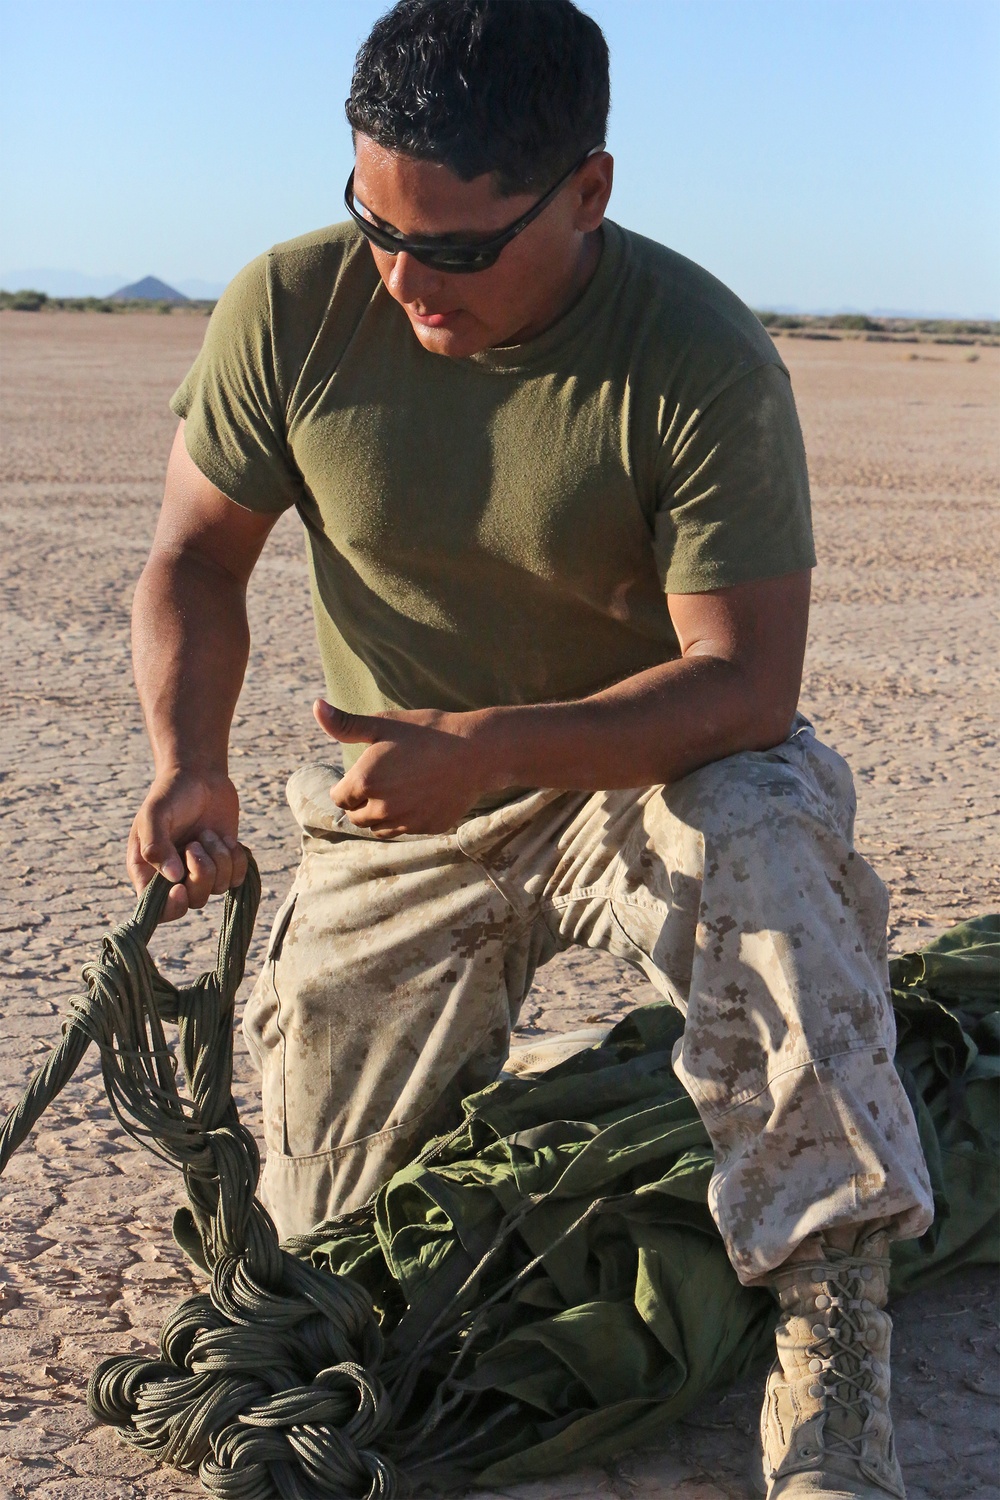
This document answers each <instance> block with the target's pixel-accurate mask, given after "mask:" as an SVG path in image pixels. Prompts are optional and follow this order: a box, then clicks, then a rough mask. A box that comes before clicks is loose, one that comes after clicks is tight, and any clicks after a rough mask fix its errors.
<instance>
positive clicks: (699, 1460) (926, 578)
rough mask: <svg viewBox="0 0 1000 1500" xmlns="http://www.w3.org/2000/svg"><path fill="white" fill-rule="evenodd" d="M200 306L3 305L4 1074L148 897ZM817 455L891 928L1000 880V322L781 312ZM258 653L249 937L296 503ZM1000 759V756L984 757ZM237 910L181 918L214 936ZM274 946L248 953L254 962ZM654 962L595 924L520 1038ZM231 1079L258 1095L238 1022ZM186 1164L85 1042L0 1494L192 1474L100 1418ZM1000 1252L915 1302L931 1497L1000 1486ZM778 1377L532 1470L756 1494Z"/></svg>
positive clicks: (591, 1002)
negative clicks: (922, 322)
mask: <svg viewBox="0 0 1000 1500" xmlns="http://www.w3.org/2000/svg"><path fill="white" fill-rule="evenodd" d="M203 330H204V322H203V320H202V319H201V318H200V317H198V316H195V315H191V314H174V315H173V316H171V317H159V316H155V315H151V316H147V315H136V316H120V317H101V316H98V315H75V314H38V315H29V314H19V313H9V312H5V313H2V314H0V335H2V351H3V382H4V385H3V428H4V438H5V456H4V459H3V469H2V476H0V478H2V498H0V504H2V507H3V520H4V536H5V545H4V548H3V553H2V556H0V570H2V577H3V600H2V610H3V613H2V630H3V638H4V648H5V649H4V653H3V706H4V713H3V720H2V729H0V733H2V758H0V775H2V785H0V798H2V807H3V869H4V872H5V876H6V878H5V881H4V887H3V893H2V897H0V901H2V918H0V926H2V929H3V933H2V940H0V947H2V964H0V1007H2V1016H3V1047H2V1049H0V1106H2V1108H3V1109H6V1108H8V1107H9V1106H10V1105H11V1104H13V1102H14V1101H15V1099H16V1098H17V1096H18V1094H19V1092H20V1090H21V1088H22V1086H23V1084H24V1083H25V1081H26V1080H27V1078H28V1076H29V1074H30V1072H31V1071H32V1070H33V1069H34V1067H36V1066H37V1064H38V1062H39V1061H40V1059H41V1057H42V1056H43V1055H44V1053H45V1052H46V1050H47V1049H48V1047H49V1046H50V1044H51V1043H52V1042H53V1041H54V1040H55V1039H56V1037H57V1036H58V1031H59V1018H60V1015H61V1013H62V1011H63V1010H64V1007H65V1005H66V1002H67V1000H68V998H69V996H70V994H71V992H72V988H73V985H74V979H75V975H76V974H77V972H78V970H79V967H80V965H81V963H82V961H83V960H84V958H85V957H86V956H87V954H88V953H89V952H90V951H91V950H92V949H93V947H94V945H95V943H96V942H97V941H98V939H99V938H100V936H101V933H102V931H103V930H104V928H105V927H106V925H107V924H108V923H109V922H111V921H112V920H117V919H118V918H120V917H121V916H122V915H123V914H125V913H127V911H128V910H129V908H130V900H129V893H128V890H127V889H126V886H125V882H124V871H123V863H122V860H123V851H124V841H125V835H126V831H127V829H128V825H129V822H130V819H131V816H132V812H133V809H134V808H135V806H136V804H137V803H138V801H139V799H140V797H141V794H142V791H143V788H144V786H145V783H146V778H147V776H148V770H149V766H148V755H147V750H146V746H145V742H144V738H143V733H142V726H141V722H140V716H139V712H138V709H137V707H136V704H135V700H134V696H133V690H132V683H131V677H130V673H129V664H128V607H129V600H130V596H131V591H132V587H133V583H134V580H135V577H136V575H137V573H138V571H139V569H140V567H141V564H142V560H143V555H144V553H145V551H146V548H147V547H148V544H149V539H150V536H151V533H152V528H153V523H154V517H155V513H156V508H157V503H158V498H159V493H160V487H161V482H162V471H163V464H164V458H165V454H166V451H167V447H168V444H169V441H170V436H171V432H172V427H173V420H172V418H171V416H170V414H169V412H168V411H167V407H166V400H167V397H168V395H169V393H170V391H171V390H172V388H173V387H174V385H175V384H176V382H177V381H178V379H179V377H180V376H181V375H182V373H183V372H184V370H185V368H186V367H187V365H188V363H189V361H190V359H191V358H192V356H193V354H194V353H195V350H196V349H197V347H198V344H199V342H200V339H201V336H202V333H203ZM781 351H782V354H783V356H784V357H785V358H786V360H787V362H788V364H789V366H790V367H791V370H792V374H793V377H794V380H795V386H796V391H797V394H798V399H799V404H800V407H801V411H802V417H803V422H804V426H805V431H806V439H807V444H808V447H809V453H810V461H811V468H812V474H813V479H814V485H815V509H816V522H817V533H818V544H819V551H820V557H821V568H820V572H819V574H818V580H817V589H816V607H815V613H814V623H813V630H812V637H811V645H810V652H809V659H808V670H807V679H806V687H805V694H804V705H805V708H806V711H807V712H809V713H810V714H811V715H812V716H813V717H814V718H815V719H816V720H817V722H818V723H819V724H820V726H821V728H822V731H823V732H824V734H825V735H826V737H828V738H829V739H830V740H831V741H832V742H833V743H834V744H835V745H836V746H837V747H838V748H839V749H841V750H842V751H843V752H844V753H846V754H847V756H848V758H849V759H850V760H851V762H852V764H853V766H854V768H855V771H856V773H857V777H858V782H859V793H860V815H859V823H858V837H859V843H860V846H861V848H862V850H863V852H865V853H866V854H868V855H869V856H870V857H871V858H873V859H874V860H875V862H876V863H877V864H878V866H879V868H880V870H881V871H882V873H883V875H884V876H885V878H886V879H887V880H888V882H889V884H890V886H891V888H892V893H893V930H892V937H893V944H894V946H895V947H896V948H897V949H898V948H901V947H906V946H912V945H913V944H914V943H915V942H919V941H920V940H921V939H922V938H924V937H926V936H928V935H930V934H931V933H932V932H934V931H936V930H939V929H940V928H941V927H943V926H944V925H946V924H949V923H951V922H952V921H954V920H955V919H957V918H959V917H962V916H964V915H968V914H970V913H973V912H981V911H985V910H988V909H996V907H997V905H998V893H997V888H996V881H995V876H994V874H993V871H994V870H995V867H996V860H995V851H996V843H995V821H994V819H993V816H992V814H993V813H994V812H995V807H994V806H993V805H991V795H992V790H993V788H994V787H995V768H994V765H993V762H994V755H993V751H994V748H995V740H994V736H993V730H992V728H991V727H990V726H991V725H992V724H993V723H995V719H996V707H997V691H996V689H997V678H998V675H1000V669H998V660H1000V654H998V653H997V651H996V632H995V625H994V619H993V615H992V612H991V605H990V596H991V584H992V585H993V587H995V581H994V579H993V578H992V577H991V568H992V555H993V552H994V545H995V531H994V529H993V524H992V513H993V512H995V501H996V492H997V471H998V464H997V452H996V438H997V431H998V426H997V422H996V414H997V405H998V376H1000V351H997V350H982V351H973V352H974V353H977V354H978V357H977V358H974V359H973V358H972V357H971V355H970V351H969V350H967V349H964V348H956V347H933V346H927V345H919V346H912V345H911V346H906V345H903V346H899V345H892V344H867V343H862V342H856V341H848V340H844V341H841V342H839V343H837V342H821V343H808V342H806V341H801V340H796V341H792V340H790V339H784V340H783V341H782V344H781ZM251 611H252V618H253V629H254V647H253V657H252V661H251V666H250V672H249V677H248V682H247V687H246V691H245V693H244V697H243V700H242V702H241V705H240V716H239V720H238V723H237V726H236V730H235V749H234V759H233V766H234V772H235V775H236V778H237V780H238V782H239V785H240V789H241V792H242V797H243V803H244V809H245V812H244V837H245V839H246V840H247V842H248V843H249V844H250V846H251V847H252V848H253V849H254V850H255V852H256V854H257V856H258V859H259V860H260V863H261V866H262V871H263V877H264V903H263V909H262V915H261V919H260V922H259V935H258V939H257V942H256V953H259V951H260V943H261V935H262V934H264V933H265V932H266V931H267V927H268V923H269V915H270V913H271V912H273V910H274V907H275V905H276V903H277V901H278V899H279V898H280V894H281V891H282V888H283V886H284V884H285V882H286V879H287V876H288V872H289V870H290V868H291V867H292V864H293V862H294V858H295V849H294V838H293V831H292V826H291V822H290V819H289V817H288V815H287V813H286V811H285V808H284V803H283V798H282V783H283V780H284V778H285V776H286V775H287V774H288V772H289V771H290V770H291V769H292V768H293V767H294V766H295V765H296V764H298V763H300V762H301V761H303V760H305V759H308V758H311V757H315V756H316V754H317V732H316V731H315V730H314V728H313V726H312V720H311V717H310V713H309V704H310V701H311V698H312V696H313V695H314V693H315V691H316V690H317V689H318V688H319V687H320V685H321V676H320V672H319V668H318V663H317V660H316V655H315V649H314V646H313V641H312V625H311V619H310V614H309V604H308V597H307V589H306V580H305V567H304V560H303V545H302V538H301V534H300V532H299V531H298V529H297V524H296V522H295V519H294V518H293V517H292V518H286V519H285V520H283V521H282V522H281V523H280V525H279V527H278V528H277V532H276V534H275V536H274V538H273V541H272V543H271V544H270V545H269V547H268V549H267V551H266V553H265V556H264V559H263V561H262V564H261V566H260V569H259V572H258V574H257V576H256V579H255V581H254V584H253V588H252V596H251ZM991 772H992V773H993V774H992V775H991ZM213 918H214V913H213V914H212V915H210V916H208V917H205V916H202V917H200V918H197V919H192V920H190V921H188V922H187V923H184V924H181V925H179V926H175V927H173V928H171V929H169V930H167V931H165V932H164V933H163V934H162V936H161V937H159V938H158V939H157V940H156V942H155V943H154V952H156V953H157V954H158V955H159V956H162V958H163V964H164V968H165V969H166V971H167V972H168V973H169V974H171V975H172V976H174V977H177V976H179V975H180V974H181V973H185V972H188V973H189V972H191V971H192V970H193V969H195V968H196V967H199V968H200V967H203V966H204V965H205V963H206V961H207V959H208V957H209V954H210V947H211V940H210V934H211V928H212V923H213ZM252 967H253V960H252V961H251V969H252ZM643 992H644V990H643V985H642V983H641V981H639V980H638V979H637V978H636V977H635V976H634V975H632V974H631V973H630V972H629V971H627V970H625V969H619V968H615V967H614V965H613V964H612V963H611V961H610V960H605V959H602V958H595V957H594V956H592V955H588V954H575V955H573V956H572V957H571V958H569V959H567V960H565V961H559V962H556V963H553V964H552V965H550V966H549V967H548V968H547V969H545V970H544V971H543V972H542V973H541V974H540V975H539V982H538V984H537V985H536V987H535V989H534V990H533V992H532V994H531V996H530V997H529V999H528V1002H527V1004H526V1007H525V1013H524V1016H523V1017H522V1020H523V1032H524V1035H525V1038H527V1037H528V1036H538V1035H539V1034H544V1033H546V1032H552V1031H558V1030H564V1029H568V1028H571V1027H573V1026H577V1025H582V1024H585V1023H586V1022H588V1021H595V1022H596V1021H598V1020H603V1019H607V1020H612V1019H614V1018H615V1017H616V1016H618V1015H620V1014H621V1013H622V1011H624V1010H625V1009H626V1008H627V1007H629V1006H630V1005H632V1004H634V1003H636V1002H637V1001H638V1000H639V999H640V998H641V997H642V994H643ZM237 1047H238V1051H239V1054H240V1056H239V1062H238V1083H237V1087H238V1098H239V1103H240V1108H241V1110H242V1111H243V1113H244V1116H245V1118H246V1119H248V1121H249V1122H250V1123H251V1125H253V1126H254V1127H255V1128H256V1127H258V1126H259V1119H258V1114H257V1106H256V1099H255V1090H254V1086H253V1080H252V1078H251V1076H250V1072H249V1069H248V1066H247V1063H246V1059H245V1055H244V1054H243V1051H242V1043H241V1042H240V1041H239V1040H238V1041H237ZM180 1199H181V1189H180V1183H179V1181H178V1180H177V1179H176V1178H175V1177H174V1176H173V1175H172V1174H171V1173H169V1172H168V1171H167V1169H166V1168H164V1167H162V1166H161V1165H160V1164H159V1163H158V1162H156V1161H154V1160H152V1159H151V1158H150V1157H148V1156H146V1155H144V1154H142V1153H140V1152H139V1151H138V1149H137V1148H135V1147H133V1146H132V1145H131V1144H130V1143H129V1142H127V1141H126V1140H123V1138H122V1136H121V1134H120V1132H119V1131H118V1130H117V1128H116V1127H115V1125H114V1122H113V1121H112V1119H111V1118H110V1114H109V1110H108V1108H107V1106H106V1104H105V1102H104V1099H103V1095H102V1092H101V1088H100V1080H99V1077H98V1075H97V1070H96V1068H95V1067H94V1065H93V1063H92V1062H90V1061H89V1060H88V1062H87V1063H85V1065H84V1068H83V1070H82V1071H81V1073H80V1075H79V1077H78V1080H77V1081H76V1082H75V1083H74V1084H72V1085H71V1086H70V1087H69V1088H68V1089H67V1090H66V1092H65V1093H64V1094H63V1096H62V1097H61V1098H60V1100H59V1101H58V1102H57V1103H56V1105H55V1107H54V1108H53V1109H52V1110H51V1111H50V1112H49V1114H48V1115H47V1116H46V1117H45V1119H44V1120H43V1122H42V1124H41V1126H40V1128H39V1129H38V1131H37V1132H36V1134H35V1136H34V1137H33V1139H32V1140H31V1141H30V1142H29V1144H28V1145H26V1146H25V1147H24V1148H23V1149H22V1151H21V1153H20V1154H19V1156H17V1157H16V1158H15V1159H14V1161H13V1163H12V1165H11V1167H10V1169H9V1172H8V1175H7V1176H6V1178H5V1179H4V1180H3V1181H2V1183H0V1283H2V1285H0V1496H4V1497H7V1496H11V1497H13V1496H24V1495H27V1494H29V1493H30V1494H32V1495H37V1496H39V1497H44V1500H126V1497H129V1500H140V1497H151V1500H152V1497H166V1496H172V1495H177V1496H180V1495H184V1496H194V1495H196V1494H198V1493H200V1490H199V1486H198V1485H197V1482H196V1481H195V1480H193V1479H191V1478H190V1477H188V1476H185V1475H183V1474H177V1473H175V1472H172V1471H166V1470H159V1471H158V1470H155V1469H153V1468H152V1466H151V1465H149V1464H148V1463H146V1462H145V1461H144V1460H143V1458H142V1457H141V1456H139V1455H137V1454H136V1453H134V1452H132V1451H131V1450H130V1449H128V1448H127V1447H125V1446H123V1445H122V1444H121V1443H120V1442H119V1441H118V1440H117V1439H116V1437H115V1435H114V1434H113V1433H111V1432H109V1431H106V1430H98V1429H96V1428H95V1427H94V1426H93V1424H92V1423H91V1421H90V1420H89V1418H88V1416H87V1411H86V1406H85V1404H84V1389H85V1385H86V1381H87V1377H88V1374H89V1372H90V1371H91V1369H92V1368H93V1366H94V1365H95V1363H96V1362H97V1360H98V1359H100V1358H101V1357H103V1356H104V1355H106V1354H108V1353H111V1352H113V1351H123V1350H141V1349H147V1350H152V1348H153V1343H154V1340H155V1336H156V1331H157V1329H158V1326H159V1324H160V1322H161V1321H162V1319H163V1317H164V1315H165V1313H166V1312H167V1311H168V1309H169V1308H170V1307H172V1306H173V1304H174V1303H175V1302H176V1301H178V1300H179V1299H180V1298H181V1297H182V1296H184V1295H187V1294H188V1293H189V1292H191V1291H192V1290H193V1289H194V1287H195V1277H194V1276H193V1275H192V1273H191V1272H190V1270H189V1269H188V1268H187V1266H186V1264H185V1263H184V1261H183V1259H182V1257H181V1256H180V1254H179V1252H178V1251H176V1250H175V1249H174V1247H173V1244H172V1241H171V1238H170V1231H169V1223H170V1218H171V1215H172V1212H173V1209H174V1206H175V1205H176V1204H177V1203H178V1202H179V1201H180ZM994 1283H995V1278H994V1276H993V1275H992V1273H985V1272H982V1273H975V1274H969V1275H964V1276H959V1277H956V1278H954V1279H953V1280H952V1281H951V1282H950V1283H948V1284H946V1285H944V1286H943V1287H941V1288H939V1289H936V1290H934V1291H930V1292H924V1293H918V1294H916V1295H914V1296H912V1297H910V1298H908V1299H905V1300H902V1301H901V1302H900V1303H899V1305H898V1307H897V1308H896V1314H897V1330H898V1336H897V1344H896V1362H895V1368H896V1399H895V1410H896V1416H897V1424H898V1432H899V1440H900V1448H901V1452H902V1457H903V1463H904V1468H905V1470H906V1473H907V1477H908V1482H909V1486H910V1495H911V1497H912V1500H922V1497H935V1500H945V1497H947V1500H962V1497H972V1496H980V1497H982V1500H985V1497H986V1496H987V1495H989V1496H990V1497H992V1496H994V1495H995V1494H996V1492H997V1491H996V1477H997V1468H998V1466H997V1454H998V1444H997V1431H996V1416H997V1399H996V1398H997V1363H998V1362H997V1353H998V1347H997V1340H998V1328H997V1304H996V1297H995V1293H994ZM759 1385H760V1380H759V1379H758V1380H755V1381H751V1382H749V1383H748V1384H747V1385H745V1386H743V1387H741V1388H740V1389H739V1390H737V1391H735V1392H731V1393H728V1394H726V1395H725V1396H723V1397H722V1398H721V1399H719V1400H718V1401H716V1402H714V1403H708V1404H706V1405H705V1406H703V1407H702V1408H701V1409H700V1410H699V1411H698V1412H697V1413H696V1414H694V1415H693V1416H692V1418H691V1420H690V1421H688V1422H685V1423H683V1424H681V1425H680V1426H678V1427H675V1428H673V1429H671V1430H665V1431H664V1434H663V1447H662V1449H661V1450H659V1451H647V1452H644V1453H642V1454H623V1455H622V1457H621V1460H620V1462H619V1463H617V1464H615V1465H612V1466H609V1467H608V1468H606V1469H601V1470H591V1471H587V1472H581V1473H577V1474H573V1475H570V1476H567V1477H566V1478H564V1479H561V1480H558V1481H545V1482H544V1483H541V1484H536V1485H525V1486H521V1487H520V1488H519V1489H518V1490H517V1491H516V1492H512V1493H516V1494H517V1495H518V1496H520V1497H521V1500H528V1497H539V1500H543V1497H544V1500H549V1497H556V1496H561V1497H565V1500H570V1497H578V1500H585V1497H586V1500H596V1497H598V1496H612V1495H615V1496H621V1497H625V1496H628V1497H634V1500H652V1497H654V1496H657V1497H658V1496H666V1495H671V1496H678V1497H684V1500H721V1497H724V1496H725V1497H738V1496H744V1495H745V1494H746V1493H747V1491H746V1488H745V1480H744V1475H745V1471H746V1467H747V1461H748V1455H749V1452H750V1449H751V1442H752V1429H753V1425H754V1422H755V1419H756V1406H757V1401H758V1390H759Z"/></svg>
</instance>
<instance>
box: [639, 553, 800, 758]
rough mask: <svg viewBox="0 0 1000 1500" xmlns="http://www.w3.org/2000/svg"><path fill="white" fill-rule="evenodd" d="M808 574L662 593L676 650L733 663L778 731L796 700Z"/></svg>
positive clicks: (688, 655)
mask: <svg viewBox="0 0 1000 1500" xmlns="http://www.w3.org/2000/svg"><path fill="white" fill-rule="evenodd" d="M811 576H812V575H811V570H810V569H808V568H803V569H800V570H799V571H797V572H794V573H785V574H782V575H781V576H780V577H778V578H758V579H754V580H752V581H751V582H748V583H738V584H734V585H733V586H732V587H730V588H722V589H713V590H712V591H710V592H706V593H700V594H668V595H667V606H668V608H669V610H670V618H671V620H672V621H673V625H674V629H675V630H676V632H677V639H678V641H679V643H680V648H681V653H682V655H683V656H684V657H685V658H687V659H692V658H695V657H699V656H711V657H715V658H717V659H721V660H723V661H728V662H731V663H732V664H733V665H734V666H736V667H738V668H739V670H740V673H741V675H742V676H743V678H744V679H745V682H746V685H747V690H748V693H749V694H750V695H751V697H752V699H753V700H754V702H755V704H756V706H757V707H758V709H759V712H760V715H761V719H762V721H763V722H764V723H766V724H768V725H771V724H774V725H775V726H777V728H778V729H779V730H780V729H781V726H782V725H787V723H789V722H790V721H791V718H792V715H793V714H794V712H795V708H796V705H797V703H798V697H799V688H800V686H801V683H802V662H803V658H804V656H805V649H806V635H807V632H808V627H809V590H810V583H811ZM779 737H780V736H779Z"/></svg>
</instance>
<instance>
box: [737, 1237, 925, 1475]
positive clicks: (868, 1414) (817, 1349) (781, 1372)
mask: <svg viewBox="0 0 1000 1500" xmlns="http://www.w3.org/2000/svg"><path fill="white" fill-rule="evenodd" d="M836 1237H837V1238H841V1239H843V1231H839V1232H837V1235H836ZM851 1239H853V1249H851V1250H846V1249H837V1248H835V1246H834V1245H832V1244H831V1243H830V1242H829V1240H828V1239H824V1238H823V1237H822V1236H819V1235H817V1236H816V1237H815V1238H814V1239H811V1240H809V1241H807V1242H806V1244H805V1245H803V1246H802V1247H800V1252H797V1254H796V1258H795V1261H794V1263H787V1264H786V1265H784V1266H782V1268H781V1269H780V1270H779V1271H777V1272H775V1273H774V1275H773V1276H772V1277H771V1278H770V1285H771V1286H772V1287H773V1288H774V1290H775V1291H776V1292H777V1295H778V1300H779V1302H780V1304H781V1321H780V1322H779V1324H778V1328H777V1345H778V1358H777V1360H776V1362H775V1364H774V1366H773V1368H772V1370H771V1373H770V1375H769V1376H768V1381H767V1392H766V1394H765V1397H764V1410H763V1413H762V1415H761V1443H762V1447H763V1475H762V1479H763V1486H762V1488H763V1489H764V1491H765V1492H766V1494H767V1500H819V1497H822V1500H885V1497H886V1496H887V1495H892V1496H894V1497H895V1500H905V1490H904V1488H903V1476H902V1474H901V1473H900V1471H899V1464H898V1463H897V1461H896V1452H895V1448H894V1445H893V1440H892V1419H891V1417H890V1415H889V1336H890V1334H891V1332H892V1324H891V1322H890V1321H889V1318H888V1316H887V1314H886V1313H885V1312H883V1311H882V1309H883V1308H884V1307H885V1303H886V1298H887V1295H888V1290H889V1241H888V1236H887V1235H886V1233H885V1231H884V1230H882V1229H874V1230H872V1231H865V1229H864V1228H861V1229H859V1230H857V1231H856V1233H855V1234H851V1235H849V1238H848V1243H850V1240H851ZM802 1252H804V1254H805V1256H806V1257H809V1256H810V1255H813V1256H814V1257H815V1258H801V1259H800V1258H799V1256H800V1254H801V1253H802Z"/></svg>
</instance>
